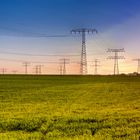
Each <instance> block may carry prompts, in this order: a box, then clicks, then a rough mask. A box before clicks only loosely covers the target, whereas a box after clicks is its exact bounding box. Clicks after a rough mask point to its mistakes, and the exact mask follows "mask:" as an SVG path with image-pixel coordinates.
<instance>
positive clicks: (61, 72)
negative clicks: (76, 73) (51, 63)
mask: <svg viewBox="0 0 140 140" xmlns="http://www.w3.org/2000/svg"><path fill="white" fill-rule="evenodd" d="M60 75H62V65H60Z"/></svg>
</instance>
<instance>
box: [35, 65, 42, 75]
mask: <svg viewBox="0 0 140 140" xmlns="http://www.w3.org/2000/svg"><path fill="white" fill-rule="evenodd" d="M42 66H43V65H36V66H35V73H36V74H42Z"/></svg>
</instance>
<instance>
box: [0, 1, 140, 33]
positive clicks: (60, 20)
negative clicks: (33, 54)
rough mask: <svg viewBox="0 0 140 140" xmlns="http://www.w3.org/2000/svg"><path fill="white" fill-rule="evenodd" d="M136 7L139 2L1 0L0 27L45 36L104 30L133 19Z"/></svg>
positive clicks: (136, 10)
mask: <svg viewBox="0 0 140 140" xmlns="http://www.w3.org/2000/svg"><path fill="white" fill-rule="evenodd" d="M139 5H140V1H139V0H1V1H0V20H1V22H0V26H1V27H5V29H6V27H7V30H8V28H10V29H11V30H12V29H13V28H14V29H15V28H16V29H18V30H23V29H24V30H25V31H26V30H27V31H30V30H31V31H34V32H37V31H39V32H41V33H42V32H43V33H48V34H51V33H61V32H62V33H63V32H66V33H67V32H68V31H69V29H71V28H75V27H94V28H95V27H96V28H98V29H99V30H107V29H108V28H110V26H113V25H114V24H120V23H121V22H123V21H124V20H126V19H128V18H130V17H133V16H134V15H136V14H137V13H138V12H139V11H140V10H139ZM10 29H9V32H10Z"/></svg>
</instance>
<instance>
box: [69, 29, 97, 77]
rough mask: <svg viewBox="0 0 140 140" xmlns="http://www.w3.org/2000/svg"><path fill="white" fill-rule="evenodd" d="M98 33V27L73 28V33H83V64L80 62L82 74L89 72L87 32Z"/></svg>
mask: <svg viewBox="0 0 140 140" xmlns="http://www.w3.org/2000/svg"><path fill="white" fill-rule="evenodd" d="M94 32H96V33H97V30H96V29H87V28H81V29H73V30H71V33H75V34H76V33H79V34H81V35H82V51H81V64H80V73H81V74H82V75H85V74H87V73H88V70H87V53H86V33H92V34H93V33H94Z"/></svg>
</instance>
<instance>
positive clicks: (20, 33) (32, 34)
mask: <svg viewBox="0 0 140 140" xmlns="http://www.w3.org/2000/svg"><path fill="white" fill-rule="evenodd" d="M0 28H1V29H2V30H8V31H10V32H14V33H18V34H11V35H10V36H16V37H21V36H23V37H37V38H42V37H43V38H46V37H47V38H61V37H62V38H63V37H71V35H70V34H55V35H48V34H46V33H37V32H30V31H25V30H24V31H23V30H19V29H16V28H9V27H2V26H1V27H0ZM7 35H8V36H9V34H7Z"/></svg>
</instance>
